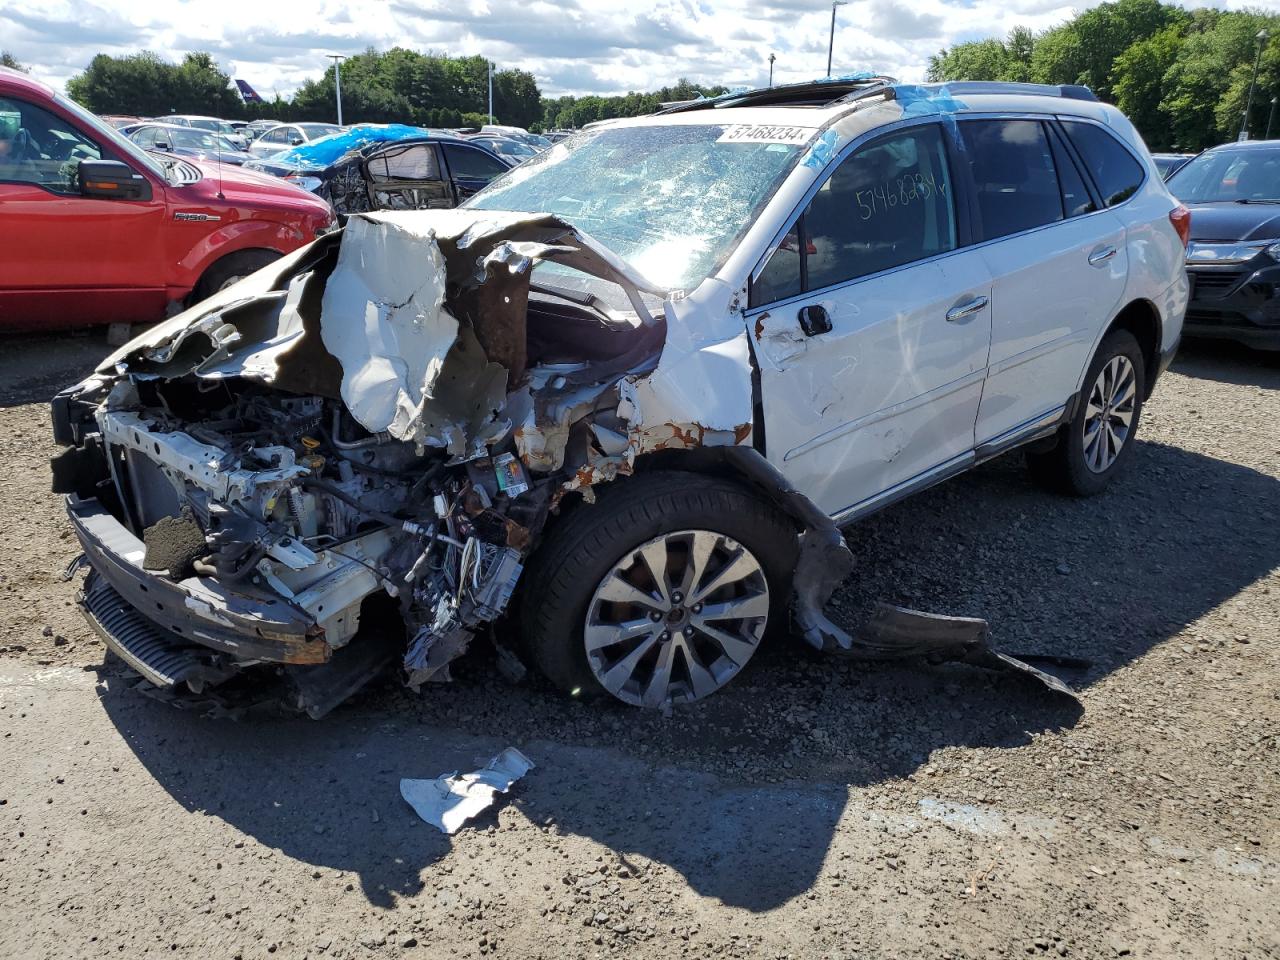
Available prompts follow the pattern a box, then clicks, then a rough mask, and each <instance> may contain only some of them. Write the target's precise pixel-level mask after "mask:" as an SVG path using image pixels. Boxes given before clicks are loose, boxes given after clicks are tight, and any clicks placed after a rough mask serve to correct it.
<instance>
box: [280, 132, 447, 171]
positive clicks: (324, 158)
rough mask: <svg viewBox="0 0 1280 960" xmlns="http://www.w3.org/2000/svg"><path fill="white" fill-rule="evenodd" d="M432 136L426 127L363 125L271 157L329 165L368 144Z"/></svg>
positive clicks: (293, 162) (283, 161)
mask: <svg viewBox="0 0 1280 960" xmlns="http://www.w3.org/2000/svg"><path fill="white" fill-rule="evenodd" d="M431 135H432V134H431V131H430V130H427V129H426V128H425V127H411V126H408V125H407V124H403V123H368V124H360V125H359V126H356V127H352V128H351V129H350V130H347V131H344V132H343V133H331V134H329V136H327V137H321V138H320V139H319V140H312V141H311V142H310V143H304V144H301V145H300V146H297V147H290V148H289V149H288V150H285V151H283V152H281V153H277V154H275V155H274V156H272V157H269V158H268V159H269V160H270V161H271V162H272V163H280V164H286V165H288V166H291V167H296V168H298V169H304V168H307V169H315V168H319V167H327V166H329V164H331V163H333V162H335V161H336V160H338V159H339V158H340V157H343V156H345V155H346V154H348V153H350V152H351V151H352V150H355V149H356V148H358V147H363V146H364V145H365V144H368V143H380V142H384V141H385V142H394V141H396V140H408V139H410V138H411V137H429V136H431Z"/></svg>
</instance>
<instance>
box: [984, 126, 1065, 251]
mask: <svg viewBox="0 0 1280 960" xmlns="http://www.w3.org/2000/svg"><path fill="white" fill-rule="evenodd" d="M960 126H961V129H962V130H963V134H964V140H965V148H966V150H965V152H966V155H967V157H968V160H969V167H970V170H971V171H972V174H973V184H974V189H975V191H976V193H977V200H978V212H979V215H980V217H981V219H982V223H981V232H980V234H979V239H980V240H994V239H996V238H997V237H1007V236H1008V235H1009V234H1011V233H1019V232H1021V231H1023V230H1030V229H1032V228H1033V227H1041V226H1044V225H1045V224H1047V223H1053V222H1055V221H1057V220H1061V219H1062V197H1061V195H1060V193H1059V190H1058V177H1057V173H1056V172H1055V170H1054V163H1053V153H1052V151H1051V150H1050V149H1049V138H1048V136H1047V135H1046V134H1045V129H1044V124H1042V123H1040V121H1038V120H969V121H965V122H964V123H962V124H961V125H960Z"/></svg>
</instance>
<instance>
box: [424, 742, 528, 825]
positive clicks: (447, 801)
mask: <svg viewBox="0 0 1280 960" xmlns="http://www.w3.org/2000/svg"><path fill="white" fill-rule="evenodd" d="M533 768H534V763H533V761H532V760H530V759H529V758H528V757H526V756H525V755H524V754H523V753H521V752H520V751H519V750H517V749H516V748H515V747H507V749H505V750H503V751H502V752H501V753H500V754H498V755H497V756H496V757H494V758H493V759H492V760H490V761H489V762H488V763H487V764H485V765H484V767H483V768H482V769H480V770H476V771H473V772H472V773H464V774H463V775H462V776H459V775H458V774H457V773H456V772H455V773H449V774H445V775H444V776H442V777H436V779H434V780H409V779H404V780H401V781H400V796H402V797H404V799H405V802H406V803H408V804H409V806H411V807H413V809H414V812H415V813H417V814H418V816H420V817H421V818H422V819H423V820H424V821H426V822H427V823H429V824H431V825H432V826H433V827H435V828H436V829H437V830H440V831H441V832H442V833H448V834H453V833H457V832H458V830H459V828H461V826H462V825H463V824H464V823H466V822H467V821H468V820H470V819H471V818H472V817H474V816H475V815H476V814H478V813H480V812H482V811H484V810H486V809H487V808H489V807H490V806H492V805H493V802H494V800H495V799H496V798H497V795H498V794H499V793H506V792H507V791H508V790H510V789H511V785H512V784H513V783H515V782H516V781H517V780H519V779H520V778H521V777H523V776H524V775H525V774H526V773H528V772H529V771H530V770H532V769H533Z"/></svg>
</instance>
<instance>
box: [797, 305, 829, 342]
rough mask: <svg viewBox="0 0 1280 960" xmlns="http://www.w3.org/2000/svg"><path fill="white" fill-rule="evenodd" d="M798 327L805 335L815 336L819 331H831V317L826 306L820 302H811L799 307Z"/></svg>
mask: <svg viewBox="0 0 1280 960" xmlns="http://www.w3.org/2000/svg"><path fill="white" fill-rule="evenodd" d="M800 329H801V330H803V331H804V335H805V336H806V337H816V336H817V335H818V334H820V333H830V332H831V317H830V316H828V315H827V310H826V307H824V306H822V304H820V303H812V304H809V305H808V306H806V307H801V308H800Z"/></svg>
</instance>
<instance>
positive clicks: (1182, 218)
mask: <svg viewBox="0 0 1280 960" xmlns="http://www.w3.org/2000/svg"><path fill="white" fill-rule="evenodd" d="M1169 222H1170V223H1171V224H1173V229H1174V230H1177V231H1178V236H1179V238H1181V240H1182V245H1183V246H1184V247H1185V246H1186V245H1187V243H1188V242H1190V240H1191V211H1190V210H1188V209H1187V208H1186V207H1184V206H1183V205H1182V204H1178V205H1177V206H1176V207H1174V208H1173V209H1172V210H1170V211H1169Z"/></svg>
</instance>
